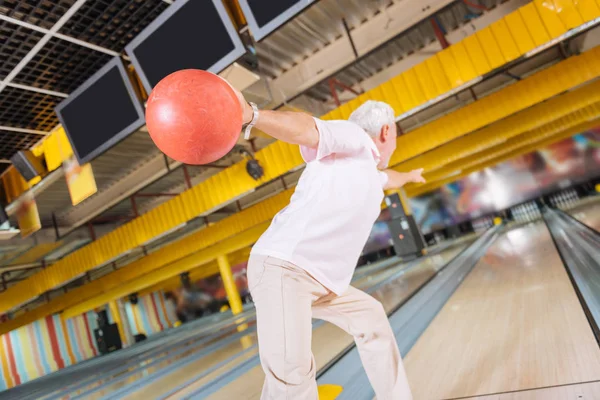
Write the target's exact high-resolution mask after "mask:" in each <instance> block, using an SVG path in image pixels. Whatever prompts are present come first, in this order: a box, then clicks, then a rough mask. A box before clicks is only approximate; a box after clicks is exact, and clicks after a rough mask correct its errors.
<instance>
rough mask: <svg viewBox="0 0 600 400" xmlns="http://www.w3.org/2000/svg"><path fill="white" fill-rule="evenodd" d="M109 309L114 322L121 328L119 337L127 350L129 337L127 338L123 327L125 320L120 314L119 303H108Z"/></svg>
mask: <svg viewBox="0 0 600 400" xmlns="http://www.w3.org/2000/svg"><path fill="white" fill-rule="evenodd" d="M108 309H109V310H110V314H111V315H112V318H113V321H115V324H117V327H118V328H119V337H120V338H121V343H122V345H123V348H125V347H126V346H127V345H128V343H127V337H126V336H125V329H124V327H123V318H121V313H120V312H119V307H118V306H117V302H116V301H115V300H113V301H111V302H110V303H108Z"/></svg>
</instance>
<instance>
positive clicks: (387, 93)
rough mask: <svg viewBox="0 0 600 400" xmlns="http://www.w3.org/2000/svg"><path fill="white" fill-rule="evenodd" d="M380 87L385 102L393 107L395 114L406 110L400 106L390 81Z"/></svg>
mask: <svg viewBox="0 0 600 400" xmlns="http://www.w3.org/2000/svg"><path fill="white" fill-rule="evenodd" d="M380 88H381V91H382V93H383V96H384V98H385V99H386V101H387V103H388V104H389V105H390V106H392V108H393V109H394V113H395V115H400V114H402V113H404V112H405V111H406V110H405V109H404V107H402V103H401V102H400V99H399V98H398V94H397V93H396V91H395V90H394V85H393V84H392V83H391V82H386V83H384V84H383V85H381V86H380Z"/></svg>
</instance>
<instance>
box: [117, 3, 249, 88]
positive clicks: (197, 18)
mask: <svg viewBox="0 0 600 400" xmlns="http://www.w3.org/2000/svg"><path fill="white" fill-rule="evenodd" d="M125 51H126V52H127V54H128V55H129V57H130V58H131V61H132V62H133V64H134V66H135V68H136V71H137V72H138V74H139V75H140V78H141V79H142V82H143V84H144V87H145V89H146V91H147V92H148V93H150V92H151V91H152V88H153V87H154V86H156V84H157V83H158V82H160V80H161V79H162V78H164V77H165V76H167V75H169V74H171V73H173V72H176V71H179V70H182V69H202V70H206V71H210V72H213V73H219V72H221V71H222V70H224V69H225V68H227V67H228V66H229V65H230V64H232V63H233V62H234V61H235V60H237V59H238V58H240V57H241V56H242V55H244V53H245V52H246V51H245V48H244V45H243V43H242V41H241V39H240V37H239V35H238V33H237V31H236V29H235V27H234V25H233V23H232V22H231V19H230V18H229V15H228V14H227V11H226V10H225V8H224V6H223V3H222V2H221V0H177V1H175V2H174V3H173V5H171V6H169V8H167V9H166V10H165V11H164V12H163V13H162V14H161V15H160V16H159V17H158V18H157V19H156V20H154V21H153V22H152V23H151V24H150V25H148V27H147V28H146V29H144V30H143V31H142V32H141V33H140V34H139V35H138V36H137V37H136V38H135V39H133V40H132V41H131V43H129V45H127V47H126V48H125Z"/></svg>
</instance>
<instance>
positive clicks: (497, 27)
mask: <svg viewBox="0 0 600 400" xmlns="http://www.w3.org/2000/svg"><path fill="white" fill-rule="evenodd" d="M490 28H491V29H492V33H493V34H494V37H495V38H496V42H498V46H499V47H500V51H501V52H502V55H503V56H504V59H505V60H506V62H510V61H513V60H515V59H517V58H519V57H520V56H521V55H522V53H521V52H520V51H519V47H518V46H517V43H516V42H515V39H514V38H513V37H512V35H511V33H510V31H509V30H508V26H507V24H506V21H505V20H504V19H501V20H498V21H496V22H494V23H493V24H492V25H491V27H490Z"/></svg>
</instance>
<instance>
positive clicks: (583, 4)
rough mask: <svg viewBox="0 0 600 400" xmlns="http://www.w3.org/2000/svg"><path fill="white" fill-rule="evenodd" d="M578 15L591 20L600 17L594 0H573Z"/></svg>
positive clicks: (598, 8) (599, 9)
mask: <svg viewBox="0 0 600 400" xmlns="http://www.w3.org/2000/svg"><path fill="white" fill-rule="evenodd" d="M574 2H575V7H577V11H579V15H581V18H582V19H583V20H584V21H585V22H588V21H591V20H593V19H596V18H598V17H600V7H599V6H598V3H596V2H595V1H594V0H574Z"/></svg>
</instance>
